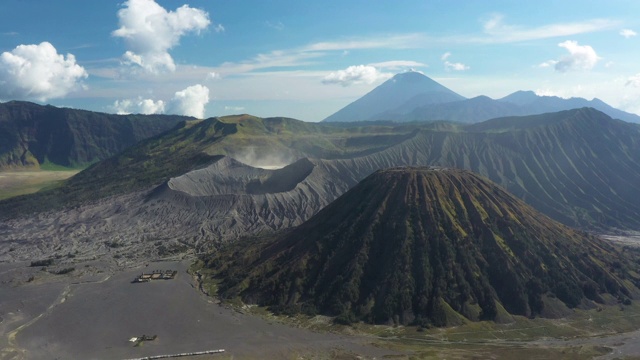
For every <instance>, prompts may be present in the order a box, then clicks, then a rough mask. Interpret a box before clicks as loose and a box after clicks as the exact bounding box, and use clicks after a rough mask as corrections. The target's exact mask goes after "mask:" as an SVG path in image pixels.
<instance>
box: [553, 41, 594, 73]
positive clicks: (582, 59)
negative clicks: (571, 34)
mask: <svg viewBox="0 0 640 360" xmlns="http://www.w3.org/2000/svg"><path fill="white" fill-rule="evenodd" d="M558 46H560V47H563V48H565V49H567V51H569V55H567V56H565V57H563V58H562V59H560V60H558V62H556V63H555V69H556V71H559V72H567V71H570V70H591V69H593V67H594V66H595V65H596V63H597V62H598V60H600V58H599V57H598V54H596V51H595V50H593V48H592V47H591V46H589V45H578V42H577V41H571V40H567V41H565V42H561V43H560V44H558Z"/></svg>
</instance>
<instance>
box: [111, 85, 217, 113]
mask: <svg viewBox="0 0 640 360" xmlns="http://www.w3.org/2000/svg"><path fill="white" fill-rule="evenodd" d="M208 103H209V88H208V87H206V86H203V85H200V84H196V85H193V86H189V87H188V88H186V89H184V90H180V91H177V92H176V93H175V95H174V96H173V98H172V99H171V100H169V101H167V102H165V101H162V100H157V101H156V100H153V99H142V98H141V97H139V98H137V99H123V100H116V102H114V103H113V106H112V107H111V108H112V110H113V111H114V112H116V113H117V114H120V115H126V114H145V115H149V114H165V113H167V114H175V115H184V116H192V117H195V118H198V119H203V118H204V114H205V106H206V105H207V104H208Z"/></svg>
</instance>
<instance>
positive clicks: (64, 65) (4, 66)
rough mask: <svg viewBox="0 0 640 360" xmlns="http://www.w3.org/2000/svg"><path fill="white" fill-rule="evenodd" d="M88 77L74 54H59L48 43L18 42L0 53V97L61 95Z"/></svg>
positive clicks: (37, 97)
mask: <svg viewBox="0 0 640 360" xmlns="http://www.w3.org/2000/svg"><path fill="white" fill-rule="evenodd" d="M87 76H88V74H87V72H86V70H85V69H84V68H83V67H82V66H80V65H78V64H76V58H75V56H73V55H72V54H67V56H66V57H65V56H64V55H61V54H58V52H57V50H56V48H55V47H53V45H51V44H50V43H48V42H43V43H40V44H38V45H19V46H17V47H16V48H15V49H13V50H12V51H10V52H8V51H7V52H3V53H2V54H1V55H0V99H36V100H39V101H46V100H48V99H52V98H61V97H64V96H65V95H67V94H68V93H69V92H71V91H72V90H74V89H77V88H79V87H81V80H82V79H84V78H86V77H87Z"/></svg>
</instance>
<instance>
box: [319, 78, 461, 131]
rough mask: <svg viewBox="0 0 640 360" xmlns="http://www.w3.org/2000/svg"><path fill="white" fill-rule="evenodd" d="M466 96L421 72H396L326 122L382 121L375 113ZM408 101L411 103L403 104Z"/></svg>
mask: <svg viewBox="0 0 640 360" xmlns="http://www.w3.org/2000/svg"><path fill="white" fill-rule="evenodd" d="M464 99H465V98H464V97H463V96H462V95H459V94H457V93H455V92H454V91H452V90H450V89H448V88H446V87H445V86H443V85H441V84H439V83H438V82H436V81H434V80H432V79H431V78H429V77H427V76H425V75H423V74H421V73H419V72H417V71H408V72H404V73H400V74H397V75H395V76H394V77H393V78H391V79H389V80H387V81H385V82H384V83H382V84H381V85H380V86H378V87H376V88H375V89H373V90H371V91H370V92H369V93H367V94H366V95H364V96H363V97H361V98H359V99H358V100H356V101H354V102H352V103H351V104H349V105H347V106H345V107H344V108H342V109H340V110H339V111H337V112H336V113H334V114H333V115H331V116H329V117H327V118H326V119H324V120H323V121H326V122H350V121H365V120H378V119H374V118H372V117H374V116H375V115H378V114H381V113H385V112H391V111H396V112H397V111H399V109H398V107H404V108H406V109H407V111H410V110H413V108H414V107H415V105H412V103H413V102H416V103H419V104H421V105H426V104H438V103H446V102H451V101H459V100H464ZM405 103H409V104H410V105H407V106H403V105H404V104H405Z"/></svg>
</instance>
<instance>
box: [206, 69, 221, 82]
mask: <svg viewBox="0 0 640 360" xmlns="http://www.w3.org/2000/svg"><path fill="white" fill-rule="evenodd" d="M221 77H222V76H220V73H217V72H215V71H211V72H210V73H208V74H207V80H217V79H220V78H221Z"/></svg>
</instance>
